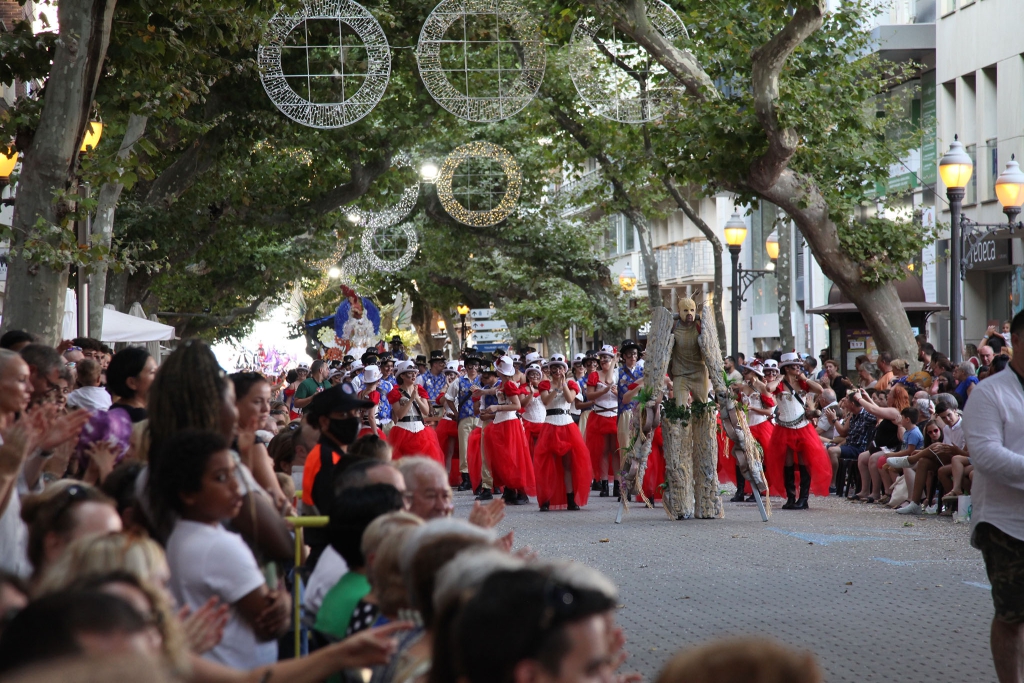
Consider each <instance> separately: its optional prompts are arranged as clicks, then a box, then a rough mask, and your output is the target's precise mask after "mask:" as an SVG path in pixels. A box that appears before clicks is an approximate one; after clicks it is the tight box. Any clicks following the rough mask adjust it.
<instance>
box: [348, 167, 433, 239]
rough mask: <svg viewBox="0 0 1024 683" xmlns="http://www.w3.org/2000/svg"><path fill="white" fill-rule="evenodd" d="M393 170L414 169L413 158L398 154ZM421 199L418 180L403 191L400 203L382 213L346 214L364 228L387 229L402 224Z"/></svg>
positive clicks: (359, 211)
mask: <svg viewBox="0 0 1024 683" xmlns="http://www.w3.org/2000/svg"><path fill="white" fill-rule="evenodd" d="M392 167H393V168H412V157H410V156H409V155H408V154H406V153H405V152H402V153H400V154H398V155H397V156H396V157H395V158H394V161H393V162H392ZM419 197H420V181H419V179H418V177H417V180H416V181H415V182H414V183H413V184H412V185H410V186H409V187H407V188H405V190H403V191H402V196H401V197H400V198H399V200H398V203H397V204H395V205H394V206H389V207H388V208H386V209H381V210H380V211H365V210H363V209H352V210H350V211H348V212H347V213H346V217H347V218H348V219H349V220H352V219H353V218H354V219H355V220H352V222H353V223H354V224H356V225H359V226H362V227H364V228H385V227H388V226H391V225H397V224H398V223H401V222H402V221H404V220H405V219H406V218H408V217H409V214H410V213H412V210H413V209H414V208H416V200H417V199H419Z"/></svg>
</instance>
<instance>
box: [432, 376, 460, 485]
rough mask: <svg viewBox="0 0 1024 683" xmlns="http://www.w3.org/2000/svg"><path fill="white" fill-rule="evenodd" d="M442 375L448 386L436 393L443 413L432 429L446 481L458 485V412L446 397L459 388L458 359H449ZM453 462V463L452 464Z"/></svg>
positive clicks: (437, 401)
mask: <svg viewBox="0 0 1024 683" xmlns="http://www.w3.org/2000/svg"><path fill="white" fill-rule="evenodd" d="M444 376H445V378H446V379H447V380H448V386H446V387H445V390H444V391H443V392H441V393H440V394H438V396H437V399H436V403H437V405H439V406H441V409H442V410H443V413H442V415H441V419H440V420H438V421H437V425H435V427H434V431H436V432H437V442H438V444H440V446H441V452H442V453H444V468H445V471H446V472H448V473H449V475H448V483H449V484H450V485H452V486H459V485H460V484H461V477H460V476H459V465H460V462H459V460H458V453H459V422H458V412H457V411H456V410H455V409H454V408H453V406H452V404H451V402H450V401H449V399H448V396H449V395H450V392H452V391H453V388H454V392H455V393H456V394H457V393H458V388H459V361H457V360H451V361H448V364H447V365H445V368H444ZM453 463H454V465H453Z"/></svg>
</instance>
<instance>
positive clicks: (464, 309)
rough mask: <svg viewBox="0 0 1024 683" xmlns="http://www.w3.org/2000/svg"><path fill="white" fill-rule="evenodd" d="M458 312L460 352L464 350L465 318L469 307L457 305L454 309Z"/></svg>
mask: <svg viewBox="0 0 1024 683" xmlns="http://www.w3.org/2000/svg"><path fill="white" fill-rule="evenodd" d="M455 310H456V311H458V312H459V320H460V321H461V322H462V350H463V351H465V350H466V316H467V315H469V306H467V305H466V304H459V305H458V306H457V307H456V308H455Z"/></svg>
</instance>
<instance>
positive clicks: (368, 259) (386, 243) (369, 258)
mask: <svg viewBox="0 0 1024 683" xmlns="http://www.w3.org/2000/svg"><path fill="white" fill-rule="evenodd" d="M401 239H404V240H405V243H406V247H405V250H404V251H400V250H399V249H397V248H396V247H395V246H394V244H395V242H396V241H397V240H401ZM417 249H419V236H418V235H417V234H416V229H415V228H413V227H412V226H411V225H409V224H408V223H406V224H405V225H381V226H378V227H375V228H367V229H366V230H364V231H363V251H362V253H361V254H359V263H360V267H362V268H363V269H364V270H379V271H381V272H384V273H394V272H395V271H399V270H402V269H403V268H405V267H406V266H408V265H409V264H410V263H412V260H413V258H414V257H415V256H416V251H417Z"/></svg>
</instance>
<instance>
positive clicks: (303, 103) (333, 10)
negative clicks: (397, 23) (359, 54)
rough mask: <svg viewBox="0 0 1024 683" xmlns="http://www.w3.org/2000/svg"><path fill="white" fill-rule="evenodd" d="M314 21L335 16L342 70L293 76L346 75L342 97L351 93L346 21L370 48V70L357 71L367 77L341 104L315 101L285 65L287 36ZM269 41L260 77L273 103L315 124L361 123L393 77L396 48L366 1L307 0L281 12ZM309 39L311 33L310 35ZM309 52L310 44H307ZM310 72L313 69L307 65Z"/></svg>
mask: <svg viewBox="0 0 1024 683" xmlns="http://www.w3.org/2000/svg"><path fill="white" fill-rule="evenodd" d="M311 19H329V20H332V21H337V22H338V29H339V33H338V41H339V42H338V45H339V51H340V53H341V55H342V59H341V69H342V73H340V74H338V73H337V72H335V73H333V74H309V73H305V74H289V76H292V77H302V76H304V77H306V79H307V83H309V79H311V78H314V77H315V78H320V77H330V78H334V77H337V76H339V75H340V76H341V79H342V97H344V92H345V88H344V85H345V74H344V68H345V62H344V57H343V55H344V49H345V48H344V46H343V45H342V43H341V24H346V25H348V26H349V27H351V28H352V30H353V31H355V33H356V35H357V36H358V37H359V39H360V40H361V41H362V42H363V48H364V49H365V50H366V63H367V71H366V73H365V74H354V75H353V76H358V77H359V78H361V79H362V80H363V83H362V85H360V86H359V89H358V90H356V92H355V94H354V95H352V97H350V98H348V99H346V100H343V101H341V102H326V103H318V102H310V101H309V100H307V99H306V98H304V97H302V96H301V95H299V94H298V93H297V92H295V90H293V89H292V87H291V85H289V83H288V80H287V78H286V77H285V73H284V70H283V68H282V66H281V55H282V51H283V50H284V49H288V46H286V45H285V39H286V38H287V37H288V35H289V34H290V33H291V32H292V31H293V30H294V29H295V27H297V26H300V25H302V24H303V22H305V21H307V20H311ZM265 40H266V41H267V42H266V44H263V45H260V49H259V56H258V64H259V69H260V81H262V82H263V89H264V90H266V91H267V96H268V97H269V98H270V101H271V102H273V103H274V105H275V106H277V108H278V109H280V110H281V113H283V114H284V115H285V116H287V117H288V118H290V119H292V120H293V121H295V122H296V123H301V124H302V125H304V126H309V127H310V128H341V127H343V126H348V125H350V124H353V123H355V122H356V121H358V120H359V119H361V118H363V117H364V116H366V115H367V114H369V113H370V112H371V111H373V108H374V107H376V106H377V103H378V102H380V99H381V97H383V95H384V91H385V90H386V89H387V87H388V81H389V80H390V78H391V47H390V46H389V45H388V39H387V36H385V35H384V30H383V29H382V28H381V27H380V24H379V23H377V20H376V19H374V17H373V15H372V14H370V13H369V11H367V10H366V8H364V7H363V6H362V5H360V4H358V3H356V2H352V0H306V2H304V3H303V6H302V9H301V10H300V11H298V12H296V13H294V14H281V13H278V14H275V15H274V16H273V17H272V18H271V19H270V23H269V25H268V26H267V34H266V37H265ZM307 40H308V35H307ZM305 47H306V51H307V63H308V51H309V45H308V44H305ZM307 71H308V69H307Z"/></svg>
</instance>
